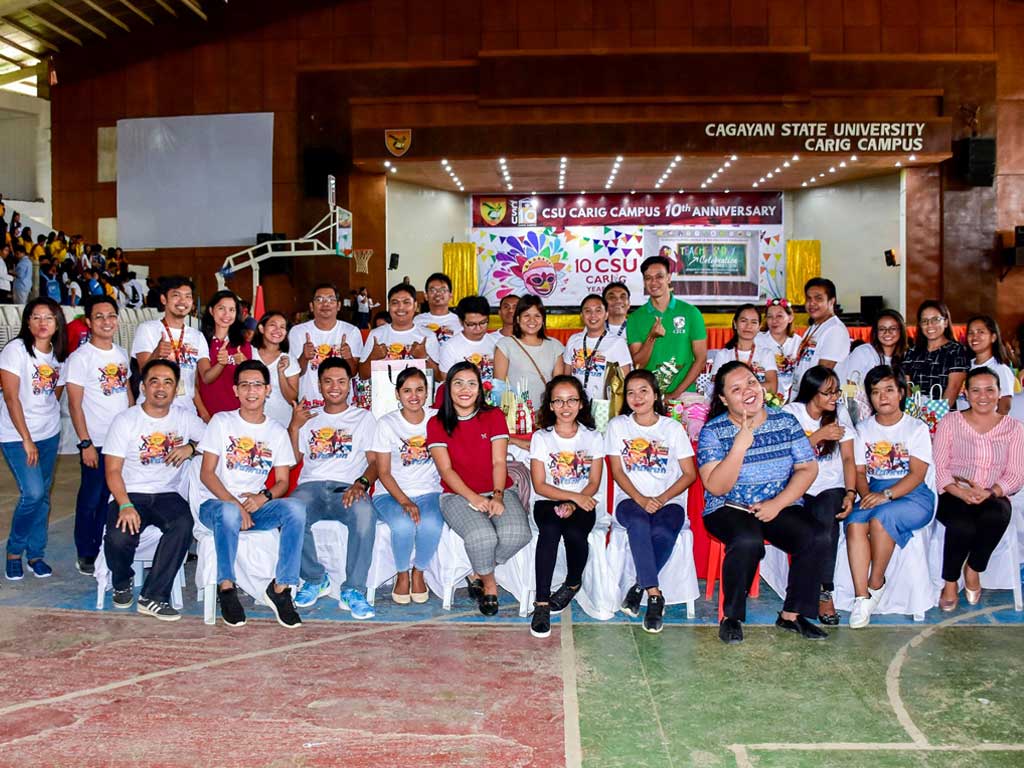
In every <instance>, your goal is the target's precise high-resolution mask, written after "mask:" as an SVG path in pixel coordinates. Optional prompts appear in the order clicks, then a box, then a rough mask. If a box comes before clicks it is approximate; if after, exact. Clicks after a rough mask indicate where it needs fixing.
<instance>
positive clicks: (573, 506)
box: [530, 376, 604, 637]
mask: <svg viewBox="0 0 1024 768" xmlns="http://www.w3.org/2000/svg"><path fill="white" fill-rule="evenodd" d="M539 419H540V427H541V428H540V429H539V430H538V431H536V432H534V433H533V439H532V440H531V441H530V477H531V479H532V480H533V489H534V491H535V492H536V494H537V499H536V501H535V503H534V505H533V519H534V521H535V522H536V523H537V530H538V531H539V532H540V534H539V536H538V538H537V553H536V558H535V564H534V565H535V568H536V573H537V598H536V602H535V603H534V609H533V620H532V622H531V624H530V634H532V635H533V636H534V637H547V636H548V635H550V634H551V614H552V613H554V614H559V613H561V612H562V611H563V610H565V609H566V608H567V607H568V606H569V604H570V603H571V602H572V600H573V598H574V597H575V596H576V593H577V592H579V589H580V586H581V585H582V583H583V569H584V567H586V564H587V558H588V556H589V552H590V550H589V545H588V543H587V537H588V536H589V535H590V531H591V530H592V529H593V527H594V523H595V521H596V519H597V514H598V510H597V494H598V493H599V492H600V490H601V470H602V469H603V467H604V461H603V459H604V440H603V438H602V437H601V435H600V433H598V432H597V431H595V429H594V418H593V416H592V415H591V413H590V403H589V402H588V400H587V394H586V392H585V391H584V389H583V386H582V384H581V383H580V382H579V381H578V380H577V379H576V378H574V377H572V376H556V377H555V378H553V379H552V380H551V381H550V382H548V385H547V387H546V388H545V389H544V399H543V401H542V402H541V408H540V416H539ZM602 514H603V512H602ZM559 541H564V542H565V562H566V566H567V572H566V575H565V583H563V584H562V586H561V587H559V588H558V589H557V590H556V591H555V593H554V594H551V577H552V574H553V573H554V570H555V561H556V559H557V558H558V542H559Z"/></svg>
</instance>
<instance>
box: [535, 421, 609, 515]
mask: <svg viewBox="0 0 1024 768" xmlns="http://www.w3.org/2000/svg"><path fill="white" fill-rule="evenodd" d="M603 458H604V438H603V437H602V435H601V433H600V432H597V431H595V430H593V429H589V428H587V427H584V426H583V425H582V424H580V425H578V429H577V431H576V436H575V437H560V436H559V435H558V434H556V433H555V430H554V428H553V427H552V428H549V429H541V430H538V431H536V432H534V433H533V437H532V438H531V439H530V459H531V460H533V461H539V462H540V463H541V464H543V465H544V481H545V482H546V483H547V484H548V485H553V486H555V487H556V488H558V489H559V490H561V491H569V492H570V493H579V492H580V491H582V490H583V489H584V488H586V486H587V483H589V482H590V465H591V463H592V462H593V461H594V459H603ZM599 490H600V489H599ZM534 496H535V498H537V499H540V500H542V501H543V500H545V499H547V497H546V496H542V495H541V494H540V493H537V492H536V491H535V492H534Z"/></svg>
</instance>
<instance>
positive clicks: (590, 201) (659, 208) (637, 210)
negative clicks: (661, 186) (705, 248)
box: [473, 192, 782, 229]
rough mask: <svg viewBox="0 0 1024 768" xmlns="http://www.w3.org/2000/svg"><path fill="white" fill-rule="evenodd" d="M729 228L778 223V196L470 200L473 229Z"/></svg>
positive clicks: (476, 197) (659, 195) (653, 195)
mask: <svg viewBox="0 0 1024 768" xmlns="http://www.w3.org/2000/svg"><path fill="white" fill-rule="evenodd" d="M617 224H644V225H653V226H735V225H740V224H774V225H781V224H782V193H781V192H732V193H730V194H720V193H710V194H703V193H695V194H684V195H673V194H668V193H643V194H636V195H622V194H591V195H533V196H523V195H473V226H474V227H478V228H483V229H486V228H487V227H554V228H555V229H564V228H565V227H575V226H602V225H603V226H608V227H611V226H615V225H617Z"/></svg>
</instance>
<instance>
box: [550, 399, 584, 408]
mask: <svg viewBox="0 0 1024 768" xmlns="http://www.w3.org/2000/svg"><path fill="white" fill-rule="evenodd" d="M551 404H552V405H553V406H555V408H564V407H565V406H567V405H579V404H580V399H579V398H578V397H570V398H568V399H567V400H563V399H561V398H558V399H557V400H552V401H551Z"/></svg>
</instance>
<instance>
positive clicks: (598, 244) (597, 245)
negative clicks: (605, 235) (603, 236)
mask: <svg viewBox="0 0 1024 768" xmlns="http://www.w3.org/2000/svg"><path fill="white" fill-rule="evenodd" d="M591 242H592V243H593V244H594V253H597V252H598V251H600V250H601V241H600V240H592V241H591Z"/></svg>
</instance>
